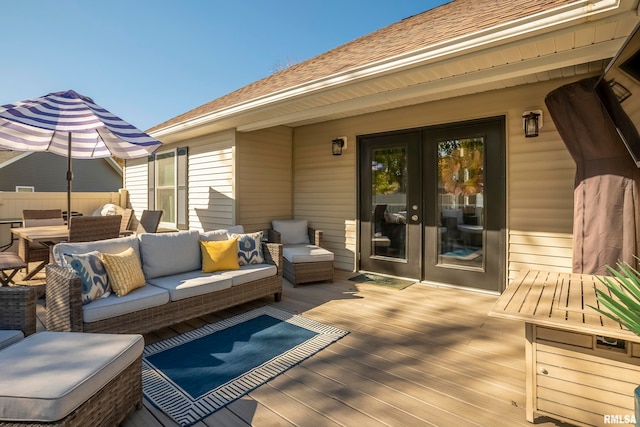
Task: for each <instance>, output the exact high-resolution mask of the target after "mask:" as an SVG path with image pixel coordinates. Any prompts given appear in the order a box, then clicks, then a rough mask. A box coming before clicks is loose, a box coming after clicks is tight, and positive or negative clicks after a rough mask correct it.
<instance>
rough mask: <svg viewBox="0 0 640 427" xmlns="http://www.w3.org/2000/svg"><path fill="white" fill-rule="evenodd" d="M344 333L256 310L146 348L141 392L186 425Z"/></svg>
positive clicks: (271, 311)
mask: <svg viewBox="0 0 640 427" xmlns="http://www.w3.org/2000/svg"><path fill="white" fill-rule="evenodd" d="M346 334H348V332H347V331H344V330H342V329H338V328H334V327H333V326H329V325H325V324H323V323H320V322H316V321H314V320H310V319H307V318H304V317H302V316H298V315H295V314H291V313H287V312H285V311H281V310H278V309H275V308H273V307H269V306H266V307H261V308H258V309H255V310H252V311H250V312H248V313H244V314H241V315H238V316H235V317H232V318H229V319H225V320H221V321H219V322H216V323H212V324H209V325H205V326H203V327H201V328H198V329H195V330H193V331H191V332H187V333H184V334H181V335H179V336H177V337H174V338H170V339H166V340H164V341H160V342H157V343H154V344H151V345H148V346H146V347H145V349H144V353H143V359H142V389H143V392H144V395H145V396H146V397H147V399H149V401H150V402H151V403H153V404H154V405H155V406H156V407H158V408H159V409H161V410H162V411H164V412H165V413H166V414H167V415H169V416H170V417H171V418H173V419H174V420H175V421H176V422H177V423H178V424H180V425H182V426H189V425H192V424H195V423H196V422H198V421H200V420H201V419H203V418H205V417H207V416H208V415H210V414H212V413H213V412H215V411H217V410H218V409H220V408H222V407H224V406H225V405H227V404H229V403H230V402H232V401H234V400H236V399H238V398H240V397H242V396H243V395H245V394H246V393H248V392H250V391H251V390H253V389H255V388H256V387H259V386H260V385H262V384H264V383H265V382H267V381H269V380H270V379H272V378H274V377H276V376H278V375H280V374H281V373H283V372H284V371H286V370H287V369H289V368H291V367H292V366H295V365H297V364H298V363H300V362H302V361H303V360H305V359H307V358H308V357H310V356H312V355H314V354H315V353H317V352H318V351H320V350H322V349H323V348H325V347H327V346H328V345H329V344H331V343H333V342H335V341H337V340H339V339H340V338H342V337H343V336H345V335H346Z"/></svg>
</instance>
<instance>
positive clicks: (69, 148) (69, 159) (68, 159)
mask: <svg viewBox="0 0 640 427" xmlns="http://www.w3.org/2000/svg"><path fill="white" fill-rule="evenodd" d="M71 181H73V172H72V171H71V132H69V141H68V144H67V228H69V224H70V223H71Z"/></svg>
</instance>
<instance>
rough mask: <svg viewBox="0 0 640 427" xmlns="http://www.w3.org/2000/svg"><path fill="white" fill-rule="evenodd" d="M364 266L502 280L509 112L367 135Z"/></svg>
mask: <svg viewBox="0 0 640 427" xmlns="http://www.w3.org/2000/svg"><path fill="white" fill-rule="evenodd" d="M358 147H359V161H360V165H359V202H360V205H359V219H360V221H359V224H360V230H359V232H360V234H359V236H360V269H361V270H364V271H371V272H378V273H383V274H391V275H394V276H401V277H408V278H413V279H416V280H423V281H430V282H438V283H444V284H450V285H455V286H462V287H469V288H477V289H483V290H489V291H498V292H499V291H502V290H503V288H504V276H505V274H504V258H505V247H504V241H505V237H504V225H505V201H504V199H505V196H504V195H505V137H504V118H503V117H496V118H490V119H485V120H478V121H473V122H463V123H453V124H448V125H442V126H434V127H429V128H424V129H412V130H407V131H399V132H393V133H386V134H376V135H366V136H361V137H360V138H359V139H358Z"/></svg>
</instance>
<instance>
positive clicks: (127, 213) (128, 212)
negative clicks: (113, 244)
mask: <svg viewBox="0 0 640 427" xmlns="http://www.w3.org/2000/svg"><path fill="white" fill-rule="evenodd" d="M132 219H133V209H131V208H127V209H125V210H124V213H123V214H122V221H120V234H121V235H123V236H126V235H129V234H132V233H133V231H132V230H129V227H130V226H131V220H132Z"/></svg>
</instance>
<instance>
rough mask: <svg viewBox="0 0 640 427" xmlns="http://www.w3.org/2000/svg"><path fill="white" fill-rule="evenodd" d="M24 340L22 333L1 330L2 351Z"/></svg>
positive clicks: (0, 345) (0, 342) (0, 344)
mask: <svg viewBox="0 0 640 427" xmlns="http://www.w3.org/2000/svg"><path fill="white" fill-rule="evenodd" d="M22 338H24V334H23V333H22V331H15V330H13V329H0V349H3V348H5V347H9V346H10V345H11V344H14V343H17V342H18V341H20V340H21V339H22Z"/></svg>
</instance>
